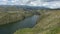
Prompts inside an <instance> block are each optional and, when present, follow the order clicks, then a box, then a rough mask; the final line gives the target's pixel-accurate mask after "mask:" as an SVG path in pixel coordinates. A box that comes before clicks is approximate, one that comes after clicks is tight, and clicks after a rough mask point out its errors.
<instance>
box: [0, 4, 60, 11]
mask: <svg viewBox="0 0 60 34" xmlns="http://www.w3.org/2000/svg"><path fill="white" fill-rule="evenodd" d="M0 9H2V10H20V9H23V10H40V9H50V8H47V7H43V6H42V7H40V6H27V5H0ZM57 9H60V8H57Z"/></svg>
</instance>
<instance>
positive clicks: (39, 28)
mask: <svg viewBox="0 0 60 34" xmlns="http://www.w3.org/2000/svg"><path fill="white" fill-rule="evenodd" d="M44 11H45V10H42V12H40V10H39V11H38V12H40V13H41V14H42V16H41V19H40V20H39V21H38V22H37V25H35V26H34V27H33V28H25V29H21V30H17V31H16V32H15V33H14V34H60V10H46V11H45V12H44Z"/></svg>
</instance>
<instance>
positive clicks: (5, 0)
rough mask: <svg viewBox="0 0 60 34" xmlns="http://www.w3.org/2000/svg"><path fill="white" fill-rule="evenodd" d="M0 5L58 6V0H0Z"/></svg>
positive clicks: (59, 0) (59, 3) (59, 5)
mask: <svg viewBox="0 0 60 34" xmlns="http://www.w3.org/2000/svg"><path fill="white" fill-rule="evenodd" d="M0 5H28V6H43V7H48V8H52V9H54V8H60V0H0Z"/></svg>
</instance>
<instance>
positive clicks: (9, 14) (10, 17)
mask: <svg viewBox="0 0 60 34" xmlns="http://www.w3.org/2000/svg"><path fill="white" fill-rule="evenodd" d="M32 15H33V14H32V13H31V12H26V11H23V10H20V11H6V12H2V11H0V25H3V24H8V23H12V22H16V21H20V20H23V19H24V18H26V17H29V16H32Z"/></svg>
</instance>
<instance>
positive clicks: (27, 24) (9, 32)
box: [0, 15, 39, 34]
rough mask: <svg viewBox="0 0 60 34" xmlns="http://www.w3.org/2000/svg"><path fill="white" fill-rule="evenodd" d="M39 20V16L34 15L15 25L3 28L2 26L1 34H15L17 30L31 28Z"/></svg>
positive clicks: (0, 28)
mask: <svg viewBox="0 0 60 34" xmlns="http://www.w3.org/2000/svg"><path fill="white" fill-rule="evenodd" d="M38 19H39V16H38V15H34V16H32V17H29V18H26V19H24V20H23V21H20V22H17V23H14V24H7V25H4V26H2V27H1V26H0V34H13V32H15V31H16V30H17V29H21V28H31V27H33V26H34V25H36V22H37V20H38Z"/></svg>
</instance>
